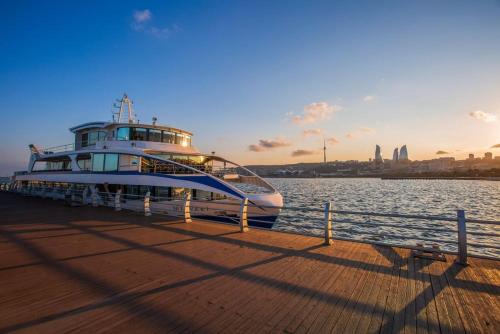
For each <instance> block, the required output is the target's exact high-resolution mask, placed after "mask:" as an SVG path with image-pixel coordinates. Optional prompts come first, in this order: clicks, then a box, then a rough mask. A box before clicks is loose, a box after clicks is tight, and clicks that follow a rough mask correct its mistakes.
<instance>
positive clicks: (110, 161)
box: [104, 154, 118, 172]
mask: <svg viewBox="0 0 500 334" xmlns="http://www.w3.org/2000/svg"><path fill="white" fill-rule="evenodd" d="M117 170H118V154H106V156H105V157H104V171H105V172H112V171H117Z"/></svg>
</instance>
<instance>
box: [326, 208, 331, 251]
mask: <svg viewBox="0 0 500 334" xmlns="http://www.w3.org/2000/svg"><path fill="white" fill-rule="evenodd" d="M331 244H332V202H326V204H325V245H331Z"/></svg>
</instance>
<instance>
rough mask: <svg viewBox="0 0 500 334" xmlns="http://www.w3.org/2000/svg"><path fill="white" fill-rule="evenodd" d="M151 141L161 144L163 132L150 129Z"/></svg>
mask: <svg viewBox="0 0 500 334" xmlns="http://www.w3.org/2000/svg"><path fill="white" fill-rule="evenodd" d="M149 141H155V142H161V130H156V129H149Z"/></svg>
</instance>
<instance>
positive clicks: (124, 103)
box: [113, 93, 135, 124]
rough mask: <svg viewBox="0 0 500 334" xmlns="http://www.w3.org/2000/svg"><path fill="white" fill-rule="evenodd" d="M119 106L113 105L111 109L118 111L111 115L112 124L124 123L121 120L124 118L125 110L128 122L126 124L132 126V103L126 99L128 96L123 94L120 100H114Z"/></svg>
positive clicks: (133, 120) (133, 119)
mask: <svg viewBox="0 0 500 334" xmlns="http://www.w3.org/2000/svg"><path fill="white" fill-rule="evenodd" d="M116 102H118V103H119V104H117V103H115V104H114V105H113V107H115V108H117V109H118V112H115V113H113V122H117V123H125V122H122V118H124V117H125V108H126V109H127V114H128V120H127V122H128V123H130V124H132V123H134V122H135V118H134V113H133V111H132V104H133V103H134V102H132V100H131V99H129V98H128V95H127V94H126V93H125V94H123V97H122V98H121V100H116Z"/></svg>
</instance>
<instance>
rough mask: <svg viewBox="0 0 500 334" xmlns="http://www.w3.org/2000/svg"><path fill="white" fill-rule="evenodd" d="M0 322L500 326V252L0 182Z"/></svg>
mask: <svg viewBox="0 0 500 334" xmlns="http://www.w3.org/2000/svg"><path fill="white" fill-rule="evenodd" d="M0 210H1V215H0V333H4V332H27V333H32V332H36V333H63V332H69V331H76V332H85V333H88V332H90V333H97V332H117V333H129V332H134V333H148V332H160V333H165V332H175V333H181V332H186V333H188V332H201V333H215V332H225V333H236V332H244V333H267V332H289V333H327V332H330V333H331V332H333V333H376V332H383V333H388V332H405V333H427V332H447V333H448V332H455V333H456V332H458V333H461V332H468V333H483V332H490V333H498V332H499V331H500V286H499V284H500V270H499V269H500V262H498V261H491V260H480V259H474V258H470V265H469V266H468V267H465V268H464V267H462V266H459V265H455V264H454V263H453V258H452V257H448V261H447V262H446V263H445V262H433V261H430V260H422V259H417V258H413V257H411V256H409V255H410V252H409V250H406V249H400V248H390V247H379V246H373V245H369V244H362V243H355V242H342V241H335V243H334V245H332V246H329V247H327V246H323V245H322V240H321V239H319V238H311V237H305V236H298V235H292V234H286V233H278V232H270V231H262V230H255V229H254V230H251V231H250V232H248V233H239V232H238V227H237V226H229V225H221V224H214V223H207V222H196V221H195V222H193V223H192V224H184V223H182V222H179V221H173V220H172V221H168V220H167V219H166V218H165V217H143V216H141V215H139V214H136V213H130V212H128V213H127V212H120V213H115V212H113V211H112V210H111V209H109V208H91V207H78V208H70V207H67V206H64V204H63V203H62V202H58V201H53V200H48V199H38V198H29V197H22V196H20V195H15V194H7V193H0Z"/></svg>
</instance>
